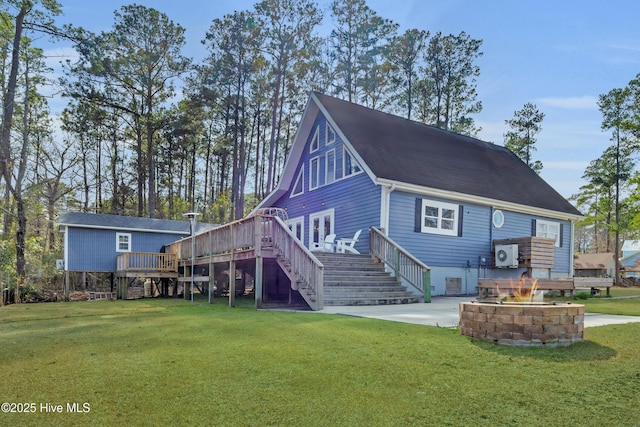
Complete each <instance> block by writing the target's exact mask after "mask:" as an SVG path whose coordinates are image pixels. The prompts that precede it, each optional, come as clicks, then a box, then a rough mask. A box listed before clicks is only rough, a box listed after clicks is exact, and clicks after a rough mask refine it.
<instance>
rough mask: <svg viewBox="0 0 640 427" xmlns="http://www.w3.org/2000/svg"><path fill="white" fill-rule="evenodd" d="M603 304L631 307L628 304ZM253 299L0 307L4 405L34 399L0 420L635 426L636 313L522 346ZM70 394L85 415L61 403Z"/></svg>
mask: <svg viewBox="0 0 640 427" xmlns="http://www.w3.org/2000/svg"><path fill="white" fill-rule="evenodd" d="M587 302H588V304H589V307H591V304H592V303H593V301H587ZM608 303H611V304H614V306H615V304H618V303H620V304H625V305H626V306H627V308H625V311H628V312H627V313H626V314H631V313H629V311H633V313H635V314H636V315H640V299H639V298H635V299H629V300H610V301H608ZM238 304H239V305H242V304H243V301H242V299H240V300H239V301H238ZM250 304H251V301H249V302H247V303H245V307H236V308H233V309H230V308H228V307H226V306H225V301H224V300H220V301H219V302H218V303H216V304H215V305H213V306H211V305H208V304H206V303H205V302H204V301H196V302H195V303H190V302H186V301H182V300H138V301H97V302H79V303H49V304H32V305H26V304H25V305H20V306H7V307H3V308H0V367H1V371H0V372H1V374H0V375H1V376H2V379H1V381H0V403H1V402H13V403H16V404H18V403H22V404H24V403H26V404H31V403H35V405H34V407H35V413H0V425H12V426H21V425H34V426H35V425H37V426H44V425H61V426H62V425H64V426H68V425H83V426H84V425H96V426H106V425H109V426H118V425H128V426H139V425H142V426H144V425H148V426H164V425H179V426H205V425H206V426H403V425H415V426H427V425H429V426H431V425H435V426H447V425H450V426H459V425H484V426H500V425H527V426H550V425H581V426H590V425H591V426H605V425H606V426H638V425H640V344H639V342H638V338H639V337H640V323H635V324H627V325H612V326H604V327H597V328H588V329H587V330H586V331H585V339H586V341H585V342H583V343H576V344H574V345H572V346H571V347H568V348H556V349H537V348H533V349H522V348H510V347H501V346H495V345H492V344H488V343H483V342H477V341H472V340H471V339H470V338H468V337H465V336H461V335H460V334H459V332H458V331H457V330H456V329H445V328H436V327H427V326H420V325H409V324H402V323H396V322H386V321H381V320H373V319H362V318H353V317H346V316H338V315H326V314H318V313H293V312H276V311H256V310H254V309H252V308H251V307H250ZM74 402H75V403H78V404H79V408H83V406H82V404H84V403H87V404H88V406H87V408H88V409H90V412H87V413H69V412H68V411H67V404H68V403H69V404H73V403H74ZM46 403H51V404H53V405H63V413H51V412H49V413H47V412H45V407H44V406H41V405H44V404H46ZM23 406H24V405H23ZM17 407H18V405H14V409H16V408H17ZM27 408H28V409H29V408H32V407H31V406H27Z"/></svg>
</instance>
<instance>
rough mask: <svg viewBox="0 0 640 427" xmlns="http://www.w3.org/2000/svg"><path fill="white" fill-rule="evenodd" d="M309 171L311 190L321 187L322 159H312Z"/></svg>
mask: <svg viewBox="0 0 640 427" xmlns="http://www.w3.org/2000/svg"><path fill="white" fill-rule="evenodd" d="M310 164H311V168H310V170H309V189H310V190H313V189H315V188H318V187H319V186H320V157H314V158H313V159H311V162H310Z"/></svg>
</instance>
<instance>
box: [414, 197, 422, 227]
mask: <svg viewBox="0 0 640 427" xmlns="http://www.w3.org/2000/svg"><path fill="white" fill-rule="evenodd" d="M413 231H415V232H416V233H421V232H422V199H416V209H415V219H414V229H413Z"/></svg>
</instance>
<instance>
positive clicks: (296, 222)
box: [287, 216, 304, 242]
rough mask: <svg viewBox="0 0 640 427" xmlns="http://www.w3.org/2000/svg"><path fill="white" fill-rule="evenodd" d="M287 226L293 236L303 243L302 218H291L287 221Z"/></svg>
mask: <svg viewBox="0 0 640 427" xmlns="http://www.w3.org/2000/svg"><path fill="white" fill-rule="evenodd" d="M287 225H289V229H290V230H291V231H293V234H295V235H296V237H297V238H298V240H300V241H301V242H303V241H304V217H302V216H299V217H297V218H291V219H289V221H287Z"/></svg>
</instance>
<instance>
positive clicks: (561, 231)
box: [560, 224, 564, 247]
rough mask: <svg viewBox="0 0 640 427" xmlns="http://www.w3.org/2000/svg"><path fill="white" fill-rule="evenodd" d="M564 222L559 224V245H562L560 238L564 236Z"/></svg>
mask: <svg viewBox="0 0 640 427" xmlns="http://www.w3.org/2000/svg"><path fill="white" fill-rule="evenodd" d="M563 234H564V224H560V247H562V240H563V238H564V236H563Z"/></svg>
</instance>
